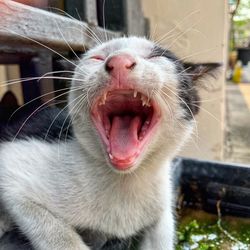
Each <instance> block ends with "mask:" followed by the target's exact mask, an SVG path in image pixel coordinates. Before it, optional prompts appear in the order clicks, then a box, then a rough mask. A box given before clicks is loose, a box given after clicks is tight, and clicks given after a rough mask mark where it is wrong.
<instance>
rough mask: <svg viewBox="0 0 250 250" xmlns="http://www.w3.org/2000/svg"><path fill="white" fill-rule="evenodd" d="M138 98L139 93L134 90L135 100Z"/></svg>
mask: <svg viewBox="0 0 250 250" xmlns="http://www.w3.org/2000/svg"><path fill="white" fill-rule="evenodd" d="M136 97H137V91H136V90H134V98H136Z"/></svg>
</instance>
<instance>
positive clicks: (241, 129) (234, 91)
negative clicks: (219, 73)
mask: <svg viewBox="0 0 250 250" xmlns="http://www.w3.org/2000/svg"><path fill="white" fill-rule="evenodd" d="M249 93H250V84H239V85H235V84H232V83H228V84H227V87H226V97H227V98H226V120H227V126H226V136H225V151H224V152H225V153H224V160H225V161H229V162H234V163H247V164H249V163H250V105H249V103H250V95H249Z"/></svg>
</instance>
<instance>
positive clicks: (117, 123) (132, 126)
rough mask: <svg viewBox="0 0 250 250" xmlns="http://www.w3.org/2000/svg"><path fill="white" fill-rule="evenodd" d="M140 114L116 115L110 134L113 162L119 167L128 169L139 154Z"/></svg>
mask: <svg viewBox="0 0 250 250" xmlns="http://www.w3.org/2000/svg"><path fill="white" fill-rule="evenodd" d="M141 122H142V121H141V118H140V117H139V116H115V117H114V118H113V121H112V124H111V131H110V136H109V142H110V153H111V155H112V159H111V160H112V162H113V164H114V165H115V167H116V168H117V169H127V168H129V167H130V165H131V163H132V162H133V160H134V158H135V157H136V156H137V154H138V144H139V140H138V130H139V129H140V127H141Z"/></svg>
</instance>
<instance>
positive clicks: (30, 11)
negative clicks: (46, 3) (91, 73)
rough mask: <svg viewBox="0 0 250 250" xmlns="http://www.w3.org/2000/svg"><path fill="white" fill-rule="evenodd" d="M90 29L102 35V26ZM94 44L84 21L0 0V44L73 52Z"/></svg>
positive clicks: (99, 35) (111, 34)
mask: <svg viewBox="0 0 250 250" xmlns="http://www.w3.org/2000/svg"><path fill="white" fill-rule="evenodd" d="M91 29H92V30H93V32H94V33H95V34H96V35H97V36H98V37H105V36H104V30H103V29H101V28H99V27H91ZM105 32H108V36H109V37H118V36H120V33H117V32H110V31H105ZM101 34H102V35H101ZM39 43H40V44H39ZM95 44H96V41H95V39H93V36H92V34H91V32H90V31H89V26H88V25H87V24H86V23H84V22H80V21H77V20H74V19H71V18H68V17H65V16H61V15H57V14H54V13H51V12H47V11H44V10H40V9H37V8H33V7H30V6H26V5H23V4H20V3H16V2H14V1H9V0H0V47H1V46H6V45H8V46H11V47H12V48H15V47H17V48H20V47H21V46H27V45H32V46H34V47H37V48H39V47H40V48H41V47H44V46H46V47H48V48H51V49H55V50H57V51H59V50H70V48H69V46H70V47H71V48H72V49H73V50H75V51H84V46H85V47H87V48H89V47H92V46H94V45H95Z"/></svg>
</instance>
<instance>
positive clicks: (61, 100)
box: [0, 0, 250, 164]
mask: <svg viewBox="0 0 250 250" xmlns="http://www.w3.org/2000/svg"><path fill="white" fill-rule="evenodd" d="M18 2H19V3H18ZM0 17H1V18H0V100H1V103H0V128H1V126H2V127H4V126H6V124H7V123H8V122H9V118H10V116H11V114H12V113H13V112H14V111H15V110H16V109H17V108H18V107H20V106H22V105H24V104H27V105H25V107H24V108H21V109H20V110H19V111H18V112H16V113H15V115H14V116H13V117H11V122H15V119H16V120H17V119H20V117H21V116H24V114H25V115H26V117H27V116H28V115H29V114H31V113H32V112H34V110H39V107H41V105H42V108H45V107H47V106H48V107H49V106H53V105H57V106H60V107H63V106H64V105H65V102H66V94H65V95H64V92H65V91H64V90H63V89H65V88H66V87H67V86H68V81H66V80H65V74H61V71H62V70H63V69H64V68H65V66H64V65H65V62H67V60H66V59H70V60H75V59H76V56H80V55H81V54H82V53H84V51H85V50H86V49H88V48H90V47H91V46H93V45H94V44H95V42H96V41H95V40H96V39H97V38H94V39H93V37H95V36H96V37H98V39H100V40H104V39H106V37H108V38H112V37H119V36H122V35H124V34H126V35H142V36H147V37H150V38H151V39H153V40H155V41H157V42H159V43H161V44H162V45H163V46H165V47H166V48H168V49H170V50H172V51H173V52H174V53H176V54H177V55H178V56H179V57H180V58H181V59H183V60H185V61H189V62H220V63H223V68H222V70H221V72H220V73H219V74H218V76H217V78H216V79H213V78H211V79H207V80H205V81H203V82H201V83H200V94H201V96H202V98H201V112H200V114H199V115H198V116H197V117H196V119H197V126H198V131H196V132H195V134H194V137H193V139H192V140H190V141H189V142H188V144H187V145H186V146H185V148H184V149H183V151H182V152H181V153H180V155H182V156H188V157H193V158H199V159H206V160H218V161H227V162H235V163H246V164H249V163H250V0H220V1H218V0H210V1H207V0H189V1H183V0H155V1H151V0H135V1H129V0H106V1H103V0H96V1H92V0H72V1H71V0H34V1H29V0H18V1H1V0H0ZM93 32H94V33H95V35H93ZM91 37H92V38H91ZM52 71H60V72H57V73H54V74H53V73H51V74H49V76H51V78H49V77H43V78H41V79H39V81H38V79H37V78H36V77H41V76H44V74H46V73H47V72H52ZM47 76H48V75H47ZM30 77H34V78H32V79H28V78H30ZM60 77H61V78H60ZM19 78H22V79H20V80H19ZM52 78H56V79H52ZM7 81H12V83H10V84H6V82H7Z"/></svg>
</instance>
